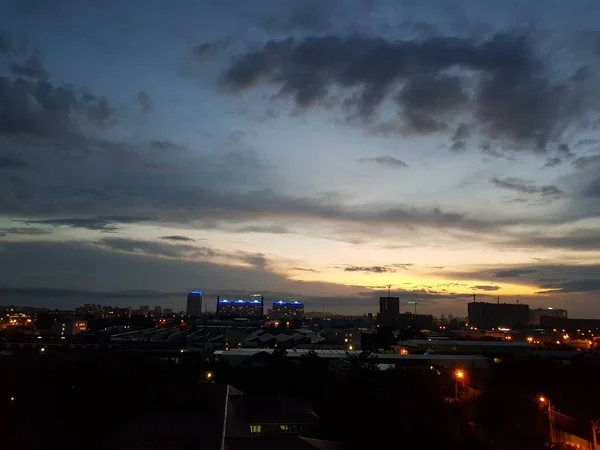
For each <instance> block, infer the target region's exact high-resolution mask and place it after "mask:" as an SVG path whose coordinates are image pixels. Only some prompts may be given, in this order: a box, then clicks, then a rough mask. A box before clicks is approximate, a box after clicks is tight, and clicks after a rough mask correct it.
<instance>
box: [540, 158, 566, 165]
mask: <svg viewBox="0 0 600 450" xmlns="http://www.w3.org/2000/svg"><path fill="white" fill-rule="evenodd" d="M559 164H562V159H560V158H548V159H547V160H546V163H545V164H544V167H556V166H558V165H559Z"/></svg>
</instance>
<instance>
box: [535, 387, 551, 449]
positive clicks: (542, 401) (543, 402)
mask: <svg viewBox="0 0 600 450" xmlns="http://www.w3.org/2000/svg"><path fill="white" fill-rule="evenodd" d="M537 400H538V402H540V406H541V407H542V408H543V407H547V409H548V431H549V432H550V444H554V440H555V439H554V411H553V410H552V404H551V403H550V399H549V398H548V397H544V396H543V395H540V396H539V397H538V398H537Z"/></svg>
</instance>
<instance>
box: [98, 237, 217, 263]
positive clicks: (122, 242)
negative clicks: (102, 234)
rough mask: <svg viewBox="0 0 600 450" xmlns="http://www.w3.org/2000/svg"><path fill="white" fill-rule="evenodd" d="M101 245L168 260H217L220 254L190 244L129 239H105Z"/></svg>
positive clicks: (100, 242) (101, 241)
mask: <svg viewBox="0 0 600 450" xmlns="http://www.w3.org/2000/svg"><path fill="white" fill-rule="evenodd" d="M99 245H100V246H102V247H106V248H109V249H112V250H118V251H123V252H128V253H139V254H146V255H149V256H154V257H157V256H158V257H166V258H178V259H184V258H215V257H217V256H219V255H220V252H218V251H217V250H214V249H212V248H208V247H199V246H195V245H188V244H166V243H162V242H155V241H143V240H139V239H128V238H116V237H115V238H113V237H110V238H103V239H101V240H100V241H99Z"/></svg>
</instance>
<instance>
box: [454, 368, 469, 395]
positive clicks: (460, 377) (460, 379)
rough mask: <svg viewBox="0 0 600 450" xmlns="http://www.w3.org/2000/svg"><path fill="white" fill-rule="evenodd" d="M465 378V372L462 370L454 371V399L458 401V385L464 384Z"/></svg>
mask: <svg viewBox="0 0 600 450" xmlns="http://www.w3.org/2000/svg"><path fill="white" fill-rule="evenodd" d="M466 377H467V374H466V372H465V371H464V370H463V369H456V370H455V371H454V399H455V400H458V383H462V384H463V385H464V384H465V378H466Z"/></svg>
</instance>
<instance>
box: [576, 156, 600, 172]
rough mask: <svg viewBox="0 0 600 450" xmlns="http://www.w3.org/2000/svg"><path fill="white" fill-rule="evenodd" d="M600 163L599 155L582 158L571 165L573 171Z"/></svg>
mask: <svg viewBox="0 0 600 450" xmlns="http://www.w3.org/2000/svg"><path fill="white" fill-rule="evenodd" d="M598 163H600V155H592V156H582V157H580V158H577V159H576V160H575V161H573V162H572V163H571V165H572V166H573V167H574V168H575V169H584V168H586V167H589V166H593V165H596V164H598Z"/></svg>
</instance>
